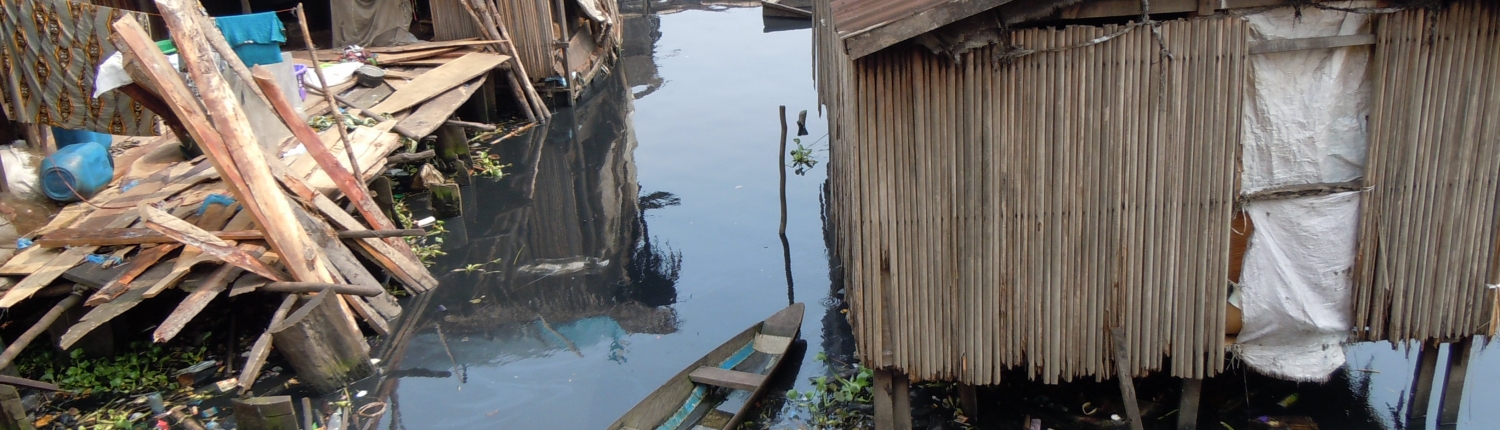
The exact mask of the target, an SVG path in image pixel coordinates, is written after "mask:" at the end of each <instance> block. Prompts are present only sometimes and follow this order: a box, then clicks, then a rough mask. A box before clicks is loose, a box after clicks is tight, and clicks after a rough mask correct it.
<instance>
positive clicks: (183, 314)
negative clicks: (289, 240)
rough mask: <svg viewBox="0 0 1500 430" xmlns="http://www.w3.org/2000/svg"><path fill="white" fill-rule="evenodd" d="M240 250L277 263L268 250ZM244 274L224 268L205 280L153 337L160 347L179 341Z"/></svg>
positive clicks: (248, 246)
mask: <svg viewBox="0 0 1500 430" xmlns="http://www.w3.org/2000/svg"><path fill="white" fill-rule="evenodd" d="M239 249H240V250H241V251H244V252H245V253H246V254H250V255H252V256H255V257H256V258H260V259H261V262H262V263H265V264H271V263H273V262H275V259H276V257H275V254H269V257H268V256H267V255H268V254H266V248H265V247H264V246H260V245H255V244H241V245H239ZM242 271H244V269H242V268H240V267H238V266H235V265H233V264H224V265H220V266H219V267H218V268H217V269H214V271H213V273H210V274H209V275H208V277H206V278H203V281H202V282H200V283H199V284H198V289H196V290H193V292H192V293H190V294H188V296H187V298H185V299H182V302H180V303H178V304H177V308H176V309H173V310H172V313H170V314H168V315H167V318H166V319H164V320H162V323H161V324H160V325H158V326H157V328H156V331H155V332H153V333H152V335H151V337H152V339H153V340H154V341H155V342H157V343H163V342H167V341H169V340H172V338H174V337H177V334H178V333H180V332H182V329H183V328H184V327H187V323H188V322H189V321H192V319H193V317H196V316H197V315H198V313H199V312H202V311H203V308H205V307H208V303H209V302H211V301H213V299H214V298H215V297H218V295H219V293H222V292H224V290H225V288H226V287H228V285H229V281H232V280H234V278H235V277H238V276H239V275H240V273H241V272H242Z"/></svg>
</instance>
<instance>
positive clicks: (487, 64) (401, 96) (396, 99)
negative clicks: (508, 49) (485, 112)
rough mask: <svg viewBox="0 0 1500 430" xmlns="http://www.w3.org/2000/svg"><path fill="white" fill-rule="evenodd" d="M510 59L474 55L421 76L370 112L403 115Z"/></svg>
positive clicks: (500, 56)
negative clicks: (399, 113) (417, 105)
mask: <svg viewBox="0 0 1500 430" xmlns="http://www.w3.org/2000/svg"><path fill="white" fill-rule="evenodd" d="M509 59H510V57H509V56H505V55H498V54H485V53H480V52H473V53H469V54H465V55H464V56H463V57H460V58H458V59H457V60H453V61H450V62H448V64H444V65H442V66H438V68H436V69H432V71H431V72H427V73H424V74H422V76H418V77H417V78H416V79H413V80H412V81H411V84H408V85H407V86H406V87H405V88H402V89H401V90H399V91H396V93H395V94H391V96H390V97H389V98H387V99H385V101H384V102H381V103H380V104H378V105H375V107H373V108H370V110H372V111H375V112H400V111H403V110H406V109H409V108H411V107H412V106H416V104H417V103H421V102H424V101H427V100H428V99H431V98H433V97H437V96H438V95H439V94H442V93H444V92H447V91H448V90H450V89H453V88H454V87H457V86H459V85H463V83H464V82H465V81H468V80H470V79H474V78H475V77H477V76H479V75H483V74H485V73H486V72H489V71H490V69H493V68H495V67H496V66H499V65H500V63H503V62H505V61H506V60H509Z"/></svg>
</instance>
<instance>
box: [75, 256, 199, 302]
mask: <svg viewBox="0 0 1500 430" xmlns="http://www.w3.org/2000/svg"><path fill="white" fill-rule="evenodd" d="M181 247H182V244H180V243H172V244H164V245H157V246H155V247H153V248H150V249H146V250H143V251H141V252H140V253H139V254H136V255H135V258H133V259H131V260H130V261H127V262H125V265H126V266H128V268H127V269H125V272H124V273H121V274H120V276H119V277H117V278H115V279H114V280H112V281H109V283H107V284H104V286H103V287H99V291H95V292H94V295H92V296H89V299H88V300H87V301H85V302H84V305H87V306H98V305H102V304H105V303H108V302H109V301H111V300H114V299H115V298H116V297H119V296H120V294H123V293H125V291H126V290H127V289H128V288H130V283H131V282H134V281H135V279H136V278H138V277H140V276H141V275H142V274H143V273H145V272H146V271H147V270H149V269H151V268H152V267H154V266H156V262H158V261H161V259H162V257H166V256H167V254H170V253H172V251H176V250H177V249H178V248H181Z"/></svg>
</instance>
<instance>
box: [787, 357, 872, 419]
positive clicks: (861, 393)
mask: <svg viewBox="0 0 1500 430" xmlns="http://www.w3.org/2000/svg"><path fill="white" fill-rule="evenodd" d="M814 360H817V361H818V362H822V363H827V362H828V361H829V360H828V356H827V355H826V354H824V353H822V352H819V353H818V354H817V355H816V356H814ZM808 380H809V381H811V382H812V384H813V388H812V390H810V391H797V390H795V389H793V390H789V391H787V393H786V397H787V401H788V403H789V404H790V405H791V406H792V407H793V408H794V409H795V410H797V412H798V413H799V415H802V414H805V415H806V416H805V418H806V419H807V423H808V424H810V425H812V426H813V427H814V428H823V429H845V428H868V427H870V426H871V425H872V422H873V419H874V417H873V416H871V415H870V413H869V412H868V408H864V407H857V406H858V405H870V404H871V402H872V401H873V400H874V393H873V392H872V391H871V390H870V387H871V386H872V385H873V384H874V380H875V372H874V371H872V370H870V369H869V368H867V367H864V366H860V365H858V364H855V365H854V367H853V374H851V375H850V376H848V377H844V376H841V375H839V373H838V372H835V373H834V374H833V375H832V376H828V375H820V376H816V377H812V378H808Z"/></svg>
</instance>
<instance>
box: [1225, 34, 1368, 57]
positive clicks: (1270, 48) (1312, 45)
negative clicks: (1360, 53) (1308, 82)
mask: <svg viewBox="0 0 1500 430" xmlns="http://www.w3.org/2000/svg"><path fill="white" fill-rule="evenodd" d="M1374 44H1375V35H1374V34H1352V35H1348V36H1326V37H1308V38H1301V39H1273V40H1258V41H1254V42H1250V53H1251V54H1270V53H1273V52H1288V51H1305V50H1309V49H1329V48H1341V47H1345V46H1364V45H1374Z"/></svg>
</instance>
